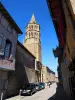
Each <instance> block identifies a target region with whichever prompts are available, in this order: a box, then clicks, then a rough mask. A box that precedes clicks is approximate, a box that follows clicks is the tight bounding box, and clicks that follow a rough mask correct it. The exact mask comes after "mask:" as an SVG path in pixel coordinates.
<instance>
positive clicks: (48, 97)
mask: <svg viewBox="0 0 75 100" xmlns="http://www.w3.org/2000/svg"><path fill="white" fill-rule="evenodd" d="M7 100H70V99H69V98H68V97H67V96H66V94H65V93H64V91H63V90H62V89H61V88H58V89H57V85H56V84H55V83H54V84H52V85H51V87H50V88H49V87H46V88H45V89H44V90H41V91H38V92H37V93H35V94H33V95H32V96H16V97H13V98H10V99H7Z"/></svg>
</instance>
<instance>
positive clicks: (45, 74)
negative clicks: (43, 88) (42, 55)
mask: <svg viewBox="0 0 75 100" xmlns="http://www.w3.org/2000/svg"><path fill="white" fill-rule="evenodd" d="M55 77H56V76H55V72H53V71H52V70H50V69H49V68H48V67H47V66H44V65H42V71H41V80H42V82H44V83H47V82H49V81H51V82H52V81H55Z"/></svg>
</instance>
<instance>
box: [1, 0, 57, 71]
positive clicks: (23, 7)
mask: <svg viewBox="0 0 75 100" xmlns="http://www.w3.org/2000/svg"><path fill="white" fill-rule="evenodd" d="M2 3H3V5H4V6H5V8H6V9H7V10H8V12H9V13H10V15H11V16H12V17H13V19H14V20H15V22H16V23H17V24H18V26H19V27H20V28H21V30H22V31H23V33H24V34H23V35H21V36H19V38H18V40H19V41H20V42H21V43H23V39H24V36H25V26H26V25H27V23H28V22H29V21H30V19H31V16H32V13H34V15H35V18H36V22H37V23H38V24H40V27H41V31H40V34H41V43H42V63H43V64H44V65H46V66H48V67H49V68H50V69H52V70H53V71H55V72H57V59H56V58H54V56H53V53H52V48H56V45H58V41H57V37H56V33H55V30H54V26H53V23H52V20H51V17H50V13H49V10H48V6H47V3H46V0H2Z"/></svg>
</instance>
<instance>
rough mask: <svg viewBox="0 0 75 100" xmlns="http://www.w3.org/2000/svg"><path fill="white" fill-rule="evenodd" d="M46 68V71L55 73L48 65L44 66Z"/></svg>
mask: <svg viewBox="0 0 75 100" xmlns="http://www.w3.org/2000/svg"><path fill="white" fill-rule="evenodd" d="M46 69H47V72H49V73H52V74H54V75H55V72H54V71H52V70H51V69H50V68H49V67H46Z"/></svg>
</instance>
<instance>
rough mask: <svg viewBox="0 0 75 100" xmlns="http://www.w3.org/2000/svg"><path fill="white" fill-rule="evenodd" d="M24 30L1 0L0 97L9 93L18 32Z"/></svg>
mask: <svg viewBox="0 0 75 100" xmlns="http://www.w3.org/2000/svg"><path fill="white" fill-rule="evenodd" d="M19 33H21V34H22V31H21V30H20V28H19V27H18V26H17V24H16V23H15V21H14V20H13V18H12V17H11V16H10V15H9V13H8V12H7V10H6V9H5V8H4V6H3V5H2V3H1V2H0V99H1V96H2V94H3V97H4V98H5V96H6V95H7V91H8V86H9V77H10V75H9V73H10V72H14V71H15V52H16V45H17V37H18V34H19Z"/></svg>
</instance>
